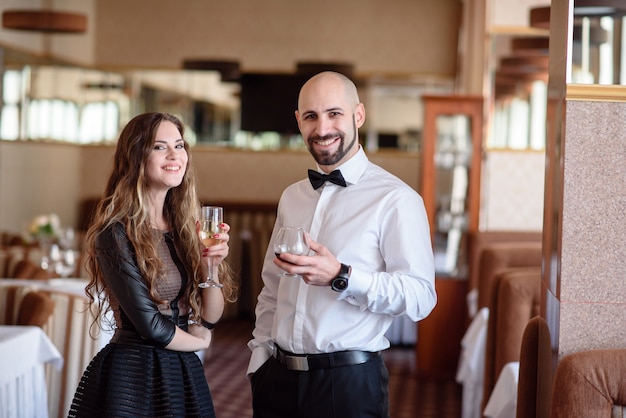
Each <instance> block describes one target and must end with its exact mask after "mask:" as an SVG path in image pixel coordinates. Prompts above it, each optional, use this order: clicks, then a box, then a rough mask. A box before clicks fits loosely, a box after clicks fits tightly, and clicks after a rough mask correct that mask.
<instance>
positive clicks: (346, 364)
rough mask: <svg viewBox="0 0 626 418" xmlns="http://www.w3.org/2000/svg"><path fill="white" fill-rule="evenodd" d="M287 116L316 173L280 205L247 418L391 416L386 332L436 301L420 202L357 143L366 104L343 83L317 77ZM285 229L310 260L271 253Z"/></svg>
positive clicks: (332, 76) (334, 76) (340, 78)
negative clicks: (298, 237) (297, 231)
mask: <svg viewBox="0 0 626 418" xmlns="http://www.w3.org/2000/svg"><path fill="white" fill-rule="evenodd" d="M295 116H296V119H297V121H298V126H299V128H300V132H301V134H302V138H303V140H304V142H305V144H306V147H307V149H308V150H309V152H310V153H311V155H312V156H313V158H314V159H315V162H316V163H317V164H316V165H317V170H309V178H308V179H303V180H301V181H299V182H297V183H294V184H292V185H290V186H289V187H287V189H285V191H284V192H283V195H282V196H281V198H280V202H279V205H278V213H277V218H276V224H275V225H274V231H273V233H272V238H271V240H270V244H269V247H268V250H267V253H266V256H265V262H264V265H263V271H262V278H263V283H264V287H263V289H262V291H261V293H260V294H259V298H258V303H257V306H256V311H255V313H256V324H255V329H254V331H253V339H252V340H251V341H250V342H249V343H248V346H249V347H250V349H251V350H252V356H251V359H250V364H249V367H248V375H249V376H250V377H251V383H252V393H253V402H252V405H253V410H254V417H255V418H270V417H271V418H281V417H284V418H295V417H308V418H333V417H335V418H351V417H354V418H364V417H389V396H388V372H387V369H386V367H385V364H384V362H383V359H382V356H381V352H382V351H383V350H385V349H386V348H388V347H389V341H388V340H387V339H386V338H385V332H386V331H387V329H388V328H389V326H390V325H391V322H392V320H393V318H394V317H396V316H406V317H408V318H410V319H411V320H413V321H419V320H421V319H423V318H425V317H426V316H427V315H428V314H429V313H430V312H431V311H432V309H433V308H434V306H435V304H436V302H437V295H436V293H435V285H434V275H435V274H434V261H433V250H432V245H431V241H430V231H429V226H428V219H427V217H426V210H425V208H424V203H423V201H422V198H421V197H420V196H419V195H418V194H417V192H416V191H415V190H413V189H412V188H411V187H409V186H408V185H407V184H405V183H404V182H402V181H401V180H400V179H398V178H397V177H395V176H393V175H392V174H390V173H388V172H387V171H385V170H383V169H382V168H380V167H378V166H376V165H374V164H372V163H371V162H370V161H369V160H368V158H367V156H366V154H365V152H364V150H363V148H362V147H361V145H360V144H359V140H358V138H359V135H358V129H359V128H360V127H361V126H363V123H364V122H365V107H364V106H363V104H362V103H361V102H360V100H359V95H358V92H357V88H356V86H355V85H354V83H353V82H352V81H351V80H350V79H348V78H347V77H345V76H344V75H342V74H339V73H335V72H323V73H319V74H317V75H315V76H313V77H312V78H311V79H309V80H308V81H307V82H306V83H305V84H304V85H303V86H302V88H301V90H300V95H299V97H298V110H296V112H295ZM282 226H292V227H300V228H303V229H305V230H306V231H308V242H309V245H310V248H311V251H310V253H309V254H308V255H294V254H288V253H282V254H279V255H276V254H274V251H273V243H274V239H275V237H276V233H277V231H278V230H279V229H280V228H281V227H282ZM285 272H287V273H290V274H297V275H299V277H300V278H294V277H289V276H285V275H282V274H281V273H285Z"/></svg>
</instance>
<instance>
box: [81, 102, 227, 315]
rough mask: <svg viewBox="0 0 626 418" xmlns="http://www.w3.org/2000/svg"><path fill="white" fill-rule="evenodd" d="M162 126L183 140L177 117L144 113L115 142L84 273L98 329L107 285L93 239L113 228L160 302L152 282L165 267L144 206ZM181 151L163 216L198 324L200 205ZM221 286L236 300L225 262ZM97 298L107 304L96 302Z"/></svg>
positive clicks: (89, 236) (87, 247) (190, 169)
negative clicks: (181, 164)
mask: <svg viewBox="0 0 626 418" xmlns="http://www.w3.org/2000/svg"><path fill="white" fill-rule="evenodd" d="M164 121H168V122H171V123H173V124H174V125H175V126H176V128H177V129H178V131H179V132H180V134H181V137H183V138H184V126H183V124H182V122H181V121H180V120H179V119H178V118H177V117H176V116H173V115H170V114H167V113H157V112H154V113H144V114H141V115H138V116H135V117H134V118H133V119H131V120H130V121H129V122H128V124H127V125H126V126H125V127H124V129H123V130H122V132H121V133H120V136H119V139H118V141H117V148H116V151H115V157H114V163H113V164H114V165H113V171H112V173H111V176H110V177H109V181H108V184H107V187H106V190H105V194H104V197H103V198H102V199H101V200H100V202H99V204H98V206H97V208H96V210H95V213H94V214H93V218H92V223H91V225H90V227H89V230H88V231H87V235H86V239H85V250H86V261H85V262H86V265H85V268H86V269H87V272H88V273H89V275H90V281H89V283H88V284H87V286H86V288H85V291H86V293H87V296H88V298H89V305H90V309H91V310H92V312H94V313H95V314H96V319H95V321H94V322H95V323H96V324H98V325H100V321H99V319H101V318H104V314H105V313H106V311H107V310H110V304H109V303H108V302H109V295H108V292H107V284H106V282H105V281H104V278H103V276H102V271H101V270H100V266H99V264H98V261H97V258H96V247H95V245H96V242H95V241H96V238H97V236H98V235H99V234H100V233H101V232H102V231H103V230H104V229H106V228H107V227H109V226H110V225H112V224H115V223H120V224H122V225H123V226H124V229H125V231H126V235H127V236H128V239H129V241H130V244H131V245H132V246H133V248H134V250H135V256H136V258H137V263H138V268H139V269H140V271H141V272H142V274H143V277H144V279H145V281H146V285H147V286H148V289H149V291H150V295H151V296H152V299H153V300H154V301H155V302H156V303H161V302H162V301H161V300H159V298H158V296H157V295H156V290H155V282H156V280H158V279H159V277H160V276H161V274H162V272H163V267H164V265H163V262H162V261H161V260H160V259H159V258H158V257H157V253H156V244H157V242H156V240H155V235H154V233H153V228H152V224H151V222H150V216H149V213H148V207H147V205H145V204H144V202H145V199H147V188H148V184H149V182H148V179H147V177H146V160H147V159H148V156H149V155H150V153H151V151H152V149H153V147H154V141H155V137H156V132H157V129H158V128H159V125H160V124H161V123H162V122H164ZM184 147H185V151H187V154H188V163H187V170H186V171H185V175H184V176H183V180H182V183H181V184H180V185H179V186H177V187H174V188H171V189H170V190H169V191H168V192H167V195H166V197H165V204H164V206H163V215H164V217H165V218H166V220H167V222H168V225H169V227H170V230H171V233H172V236H173V238H174V242H175V245H176V250H177V253H178V256H179V257H180V258H181V259H182V260H183V262H184V264H185V266H186V269H187V274H188V276H189V277H190V278H191V280H188V283H187V286H188V289H189V295H190V298H189V303H190V306H191V309H192V315H193V319H195V320H199V316H200V306H201V294H200V290H199V288H198V283H199V282H200V281H202V280H204V277H203V275H202V273H201V272H202V269H201V267H200V266H201V263H203V261H202V257H201V254H200V248H201V247H200V246H201V243H200V239H199V237H198V234H197V230H196V221H197V220H198V219H199V212H200V202H199V199H198V196H197V193H196V179H195V172H194V170H193V166H192V161H191V154H189V144H188V143H187V142H186V141H185V143H184ZM220 281H221V283H223V284H224V287H223V289H222V291H223V293H224V298H225V299H226V300H227V301H230V302H233V301H235V300H236V291H237V285H236V283H235V281H234V278H233V275H232V273H231V270H230V268H229V267H228V265H227V264H226V263H221V265H220ZM101 299H102V300H104V301H106V303H100V302H99V301H100V300H101Z"/></svg>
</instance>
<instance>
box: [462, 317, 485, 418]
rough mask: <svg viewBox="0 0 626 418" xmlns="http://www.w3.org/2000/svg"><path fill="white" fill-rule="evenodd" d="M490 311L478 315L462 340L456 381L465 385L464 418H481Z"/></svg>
mask: <svg viewBox="0 0 626 418" xmlns="http://www.w3.org/2000/svg"><path fill="white" fill-rule="evenodd" d="M488 321H489V309H488V308H482V309H481V310H480V311H478V312H477V313H476V315H475V316H474V319H472V323H471V324H470V326H469V327H468V328H467V331H466V332H465V335H464V336H463V339H462V340H461V355H460V358H459V366H458V369H457V373H456V381H457V382H458V383H460V384H462V385H463V403H462V407H461V415H462V418H480V417H482V414H481V413H480V409H481V408H480V406H481V404H482V401H483V381H484V373H485V344H486V342H487V322H488Z"/></svg>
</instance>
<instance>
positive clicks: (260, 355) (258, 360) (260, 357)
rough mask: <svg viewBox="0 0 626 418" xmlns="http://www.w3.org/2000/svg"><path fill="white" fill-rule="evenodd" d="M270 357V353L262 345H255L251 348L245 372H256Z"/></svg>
mask: <svg viewBox="0 0 626 418" xmlns="http://www.w3.org/2000/svg"><path fill="white" fill-rule="evenodd" d="M270 357H272V353H270V352H269V351H267V350H266V349H265V348H264V347H257V348H255V349H254V350H252V355H251V356H250V363H248V372H247V373H246V374H247V375H250V374H251V373H254V372H256V371H257V370H258V368H259V367H261V366H262V365H263V364H264V363H265V362H266V361H267V360H268V359H269V358H270Z"/></svg>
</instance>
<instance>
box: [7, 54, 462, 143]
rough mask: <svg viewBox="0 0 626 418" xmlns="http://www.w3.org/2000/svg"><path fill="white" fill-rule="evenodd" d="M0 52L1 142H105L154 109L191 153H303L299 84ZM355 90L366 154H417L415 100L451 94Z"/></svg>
mask: <svg viewBox="0 0 626 418" xmlns="http://www.w3.org/2000/svg"><path fill="white" fill-rule="evenodd" d="M0 51H1V52H2V54H3V55H2V60H1V61H0V62H1V63H2V67H1V69H2V72H1V73H2V83H1V86H2V94H1V97H2V101H1V102H0V139H2V140H12V141H16V140H41V141H59V142H70V143H77V144H109V143H113V142H114V141H115V140H116V138H117V135H118V133H119V129H120V128H121V127H122V126H123V125H124V124H125V123H126V122H127V121H128V120H129V119H130V118H131V117H132V116H133V115H136V114H138V113H142V112H149V111H159V112H169V113H173V114H176V115H178V116H179V117H181V119H182V120H183V122H184V123H185V125H186V138H187V139H188V141H189V142H190V144H191V145H192V146H220V147H231V148H242V149H251V150H276V149H304V145H303V141H302V139H301V137H300V134H299V132H298V130H297V125H296V123H295V116H294V113H293V112H294V110H295V109H296V107H297V92H298V90H299V86H300V85H301V84H302V83H303V82H304V81H305V79H304V78H302V77H300V78H297V77H294V76H293V75H292V76H290V75H282V74H252V73H245V74H242V75H241V77H240V78H238V79H236V80H232V81H231V80H226V81H225V80H223V79H222V77H221V74H220V72H219V71H212V70H194V69H184V70H183V69H180V70H160V69H128V70H120V71H107V70H101V69H93V68H84V67H79V66H75V65H70V64H67V63H63V62H59V61H52V60H46V59H41V58H37V57H32V56H29V55H28V54H20V53H19V52H16V51H13V50H10V49H8V48H4V49H2V48H0ZM284 79H289V80H292V79H293V80H295V81H296V82H294V83H292V85H291V87H290V89H288V90H289V94H290V96H288V97H287V96H286V95H285V97H284V98H283V102H284V103H283V104H282V107H280V106H277V105H275V104H276V103H277V100H278V98H277V94H275V93H272V92H276V91H283V89H282V88H280V86H278V85H277V84H276V83H275V81H281V80H284ZM268 80H270V81H274V84H271V83H270V84H269V85H268ZM358 84H359V86H358V87H359V93H360V98H361V101H363V102H364V103H365V105H366V108H367V112H368V113H367V118H366V123H365V125H364V126H363V129H362V130H361V131H362V132H361V133H362V135H363V137H362V143H363V145H364V146H365V147H366V148H367V150H368V151H372V152H375V151H379V150H395V151H402V152H419V149H420V142H421V130H422V124H423V120H422V114H423V110H422V103H421V96H422V95H423V94H448V93H450V92H451V91H452V89H453V80H451V79H450V80H448V79H439V78H437V79H435V78H433V77H429V78H425V79H419V78H417V79H416V78H414V77H407V78H405V79H398V78H394V79H386V78H385V77H384V76H375V77H368V78H364V79H362V80H361V79H360V80H358ZM268 98H270V100H267V99H268ZM259 99H263V100H259ZM291 102H293V104H290V103H291ZM281 103H282V102H281ZM259 109H261V110H262V111H260V110H259ZM281 109H282V110H281ZM276 113H278V114H284V115H285V116H284V117H282V118H283V119H284V123H283V121H282V119H281V117H279V118H278V119H277V117H276V116H275V115H274V114H276ZM270 116H271V117H270ZM272 121H274V122H272ZM273 126H276V128H275V129H272V127H273Z"/></svg>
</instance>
